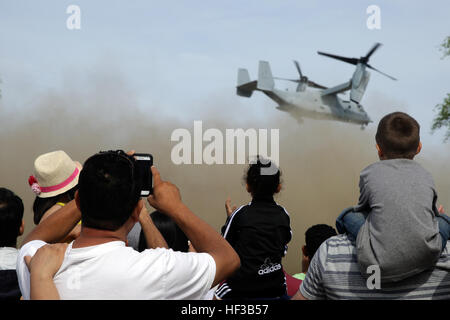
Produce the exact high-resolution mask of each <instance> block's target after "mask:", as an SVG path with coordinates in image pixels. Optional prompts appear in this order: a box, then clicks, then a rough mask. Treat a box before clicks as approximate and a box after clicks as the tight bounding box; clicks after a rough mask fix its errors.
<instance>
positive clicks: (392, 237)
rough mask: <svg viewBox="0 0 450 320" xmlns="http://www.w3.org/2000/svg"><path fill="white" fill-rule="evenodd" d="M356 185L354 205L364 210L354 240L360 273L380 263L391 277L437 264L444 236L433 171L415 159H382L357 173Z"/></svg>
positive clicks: (383, 276) (387, 279)
mask: <svg viewBox="0 0 450 320" xmlns="http://www.w3.org/2000/svg"><path fill="white" fill-rule="evenodd" d="M359 188H360V198H359V203H358V205H357V206H356V207H355V208H354V209H355V211H358V212H366V213H368V216H367V219H366V222H365V223H364V225H363V226H362V228H361V229H360V231H359V233H358V237H357V239H356V247H357V253H358V263H359V265H360V269H361V272H363V273H366V270H367V267H368V266H370V265H378V266H379V267H380V270H381V279H382V281H384V282H391V281H399V280H402V279H405V278H407V277H409V276H411V275H414V274H417V273H420V272H422V271H424V270H426V269H428V268H430V267H431V266H433V265H435V263H436V261H437V260H438V259H439V255H440V252H441V250H442V240H441V236H440V234H439V228H438V222H437V219H436V215H438V211H437V208H436V201H437V193H436V190H435V186H434V182H433V178H432V176H431V174H430V173H429V172H428V171H426V170H425V169H424V168H422V166H420V165H419V164H418V163H417V162H416V161H414V160H408V159H392V160H382V161H379V162H376V163H374V164H372V165H370V166H368V167H367V168H365V169H364V170H363V171H362V172H361V176H360V183H359Z"/></svg>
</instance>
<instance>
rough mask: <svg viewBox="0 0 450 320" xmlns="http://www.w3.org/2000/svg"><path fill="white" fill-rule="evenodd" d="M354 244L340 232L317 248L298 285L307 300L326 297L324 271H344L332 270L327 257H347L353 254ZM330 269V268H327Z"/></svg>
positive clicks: (349, 257)
mask: <svg viewBox="0 0 450 320" xmlns="http://www.w3.org/2000/svg"><path fill="white" fill-rule="evenodd" d="M354 250H355V246H354V245H353V244H352V243H351V241H350V240H349V239H348V237H347V236H346V235H344V234H340V235H337V236H334V237H331V238H329V239H327V240H326V241H324V242H323V243H322V244H321V245H320V247H319V249H317V251H316V253H315V254H314V257H313V258H312V260H311V262H310V265H309V268H308V272H307V273H306V277H305V280H303V282H302V284H301V286H300V289H299V290H300V292H301V293H302V295H303V296H304V297H305V298H306V299H308V300H323V299H327V298H328V297H327V294H326V292H325V289H324V287H325V283H324V274H325V272H326V271H345V270H334V268H333V267H331V268H330V266H329V263H328V261H329V258H330V256H331V255H334V256H336V257H343V258H345V257H344V256H348V257H347V258H348V259H351V257H352V256H353V255H354V252H355V251H354ZM329 269H330V270H329Z"/></svg>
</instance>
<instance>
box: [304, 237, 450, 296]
mask: <svg viewBox="0 0 450 320" xmlns="http://www.w3.org/2000/svg"><path fill="white" fill-rule="evenodd" d="M449 247H450V241H449V242H447V246H446V248H445V250H444V251H443V252H442V254H441V257H440V258H439V261H438V262H437V264H436V266H435V267H433V268H432V269H430V270H426V271H424V272H422V273H420V274H417V275H415V276H412V277H409V278H407V279H404V280H402V281H399V282H396V283H386V284H385V283H381V288H380V289H376V288H374V289H369V286H368V285H367V283H368V282H370V283H369V284H372V281H371V278H372V275H374V274H375V273H374V272H373V271H372V272H368V274H367V275H366V276H365V277H363V275H362V274H361V272H360V268H359V264H358V262H357V256H356V247H355V246H354V244H353V243H352V242H351V241H350V240H349V239H348V238H347V236H346V235H342V234H341V235H338V236H335V237H332V238H329V239H328V240H327V241H325V242H324V243H322V245H321V246H320V248H319V249H318V250H317V252H316V254H315V255H314V257H313V259H312V260H311V264H310V266H309V269H308V272H307V273H306V278H305V280H304V281H303V282H302V285H301V286H300V289H299V290H300V292H301V294H302V295H303V296H304V297H305V298H306V299H310V300H317V299H370V300H381V299H389V300H395V299H401V300H407V299H411V300H414V299H423V300H425V299H447V300H448V299H450V250H449ZM368 277H369V278H368ZM370 287H373V286H370Z"/></svg>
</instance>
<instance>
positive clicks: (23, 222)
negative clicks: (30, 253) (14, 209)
mask: <svg viewBox="0 0 450 320" xmlns="http://www.w3.org/2000/svg"><path fill="white" fill-rule="evenodd" d="M24 231H25V221H24V220H23V219H22V223H21V225H20V228H19V236H21V235H23V232H24Z"/></svg>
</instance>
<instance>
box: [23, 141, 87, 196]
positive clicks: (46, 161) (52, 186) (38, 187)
mask: <svg viewBox="0 0 450 320" xmlns="http://www.w3.org/2000/svg"><path fill="white" fill-rule="evenodd" d="M81 169H82V165H81V164H80V163H79V162H77V161H73V160H72V159H71V158H70V157H69V156H68V155H67V153H65V152H64V151H62V150H58V151H53V152H49V153H45V154H43V155H40V156H39V157H37V158H36V160H35V161H34V176H30V178H29V179H28V183H29V184H30V187H31V189H32V190H33V192H34V193H35V194H36V195H37V196H38V197H40V198H50V197H54V196H57V195H59V194H62V193H64V192H66V191H68V190H70V189H72V188H73V187H75V186H76V185H77V184H78V178H79V176H80V171H81Z"/></svg>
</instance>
